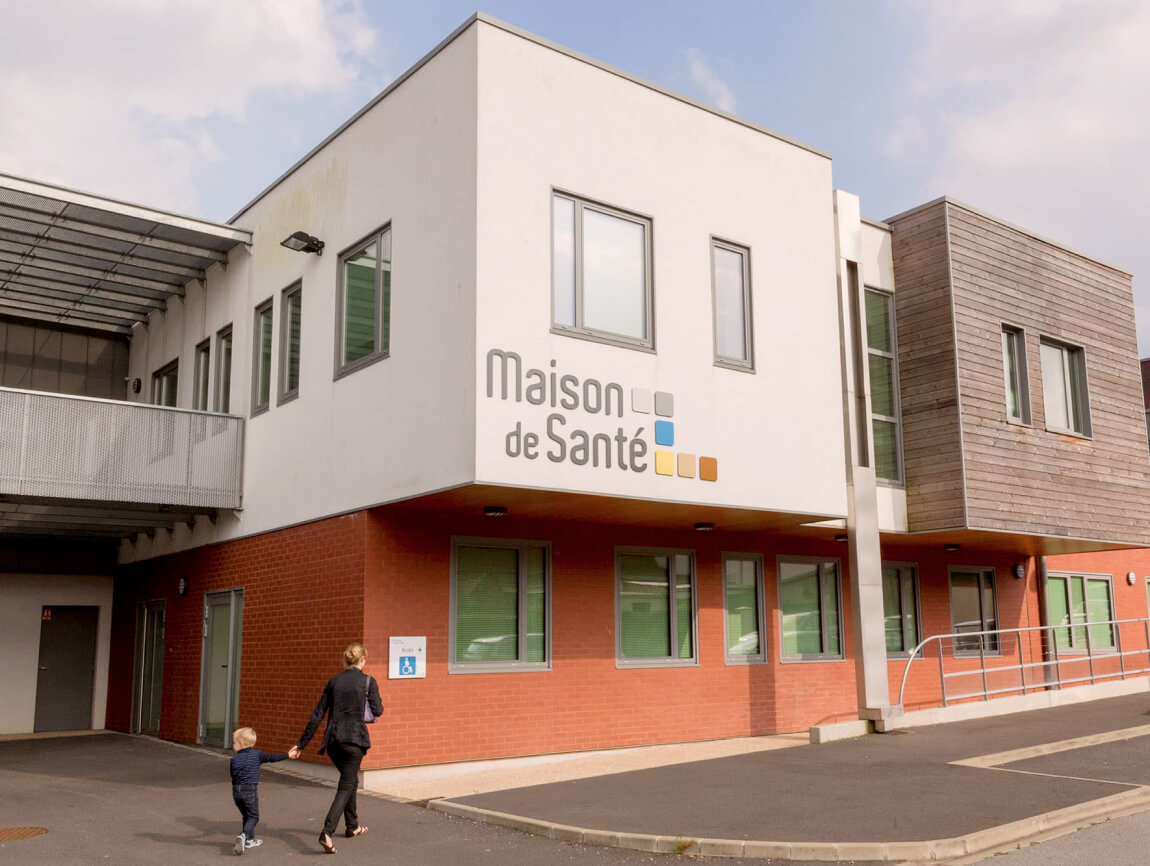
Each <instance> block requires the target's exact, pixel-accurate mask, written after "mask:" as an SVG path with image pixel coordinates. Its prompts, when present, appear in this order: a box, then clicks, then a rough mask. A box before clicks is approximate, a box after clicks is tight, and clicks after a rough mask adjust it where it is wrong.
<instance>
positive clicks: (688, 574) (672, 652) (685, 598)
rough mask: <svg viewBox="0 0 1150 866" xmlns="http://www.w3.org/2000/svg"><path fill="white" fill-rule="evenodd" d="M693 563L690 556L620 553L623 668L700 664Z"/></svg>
mask: <svg viewBox="0 0 1150 866" xmlns="http://www.w3.org/2000/svg"><path fill="white" fill-rule="evenodd" d="M694 560H695V558H694V555H693V554H692V553H690V552H689V551H685V550H646V549H635V548H626V549H620V550H619V551H618V552H617V553H616V556H615V575H616V582H615V585H616V610H617V622H616V624H617V629H616V634H617V653H618V655H617V658H618V663H619V665H620V666H621V667H646V666H651V665H663V664H684V663H691V662H694V661H695V660H696V656H695V562H694Z"/></svg>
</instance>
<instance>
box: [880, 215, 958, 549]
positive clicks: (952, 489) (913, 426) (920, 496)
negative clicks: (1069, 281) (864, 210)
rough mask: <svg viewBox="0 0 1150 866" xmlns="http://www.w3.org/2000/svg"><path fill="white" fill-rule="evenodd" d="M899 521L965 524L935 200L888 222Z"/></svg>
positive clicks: (943, 251) (940, 221)
mask: <svg viewBox="0 0 1150 866" xmlns="http://www.w3.org/2000/svg"><path fill="white" fill-rule="evenodd" d="M892 228H893V231H892V233H891V255H892V257H893V259H894V273H895V319H896V326H897V333H898V363H899V394H900V399H901V405H902V431H903V464H904V472H905V476H906V491H907V521H908V524H909V528H910V529H911V531H925V530H932V529H946V528H950V527H954V526H962V525H964V524H965V519H964V503H963V496H962V461H961V453H962V451H961V442H960V426H959V417H958V380H957V374H956V369H955V346H954V328H953V324H952V319H951V303H950V274H949V267H948V262H947V256H948V249H947V237H946V220H945V211H944V208H943V206H942V203H941V202H940V203H939V204H938V205H936V206H932V207H928V208H923V209H921V210H919V211H917V212H915V213H913V214H909V215H908V216H906V217H904V218H903V219H900V220H898V221H897V222H896V223H894V224H893V225H892Z"/></svg>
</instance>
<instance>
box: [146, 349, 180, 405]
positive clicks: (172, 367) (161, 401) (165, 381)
mask: <svg viewBox="0 0 1150 866" xmlns="http://www.w3.org/2000/svg"><path fill="white" fill-rule="evenodd" d="M179 375H180V361H179V359H178V358H177V359H176V360H175V361H172V362H171V363H170V364H165V365H164V366H163V367H161V368H160V369H158V370H157V371H156V372H155V373H153V374H152V403H154V404H155V405H156V406H175V405H176V387H177V385H178V384H179Z"/></svg>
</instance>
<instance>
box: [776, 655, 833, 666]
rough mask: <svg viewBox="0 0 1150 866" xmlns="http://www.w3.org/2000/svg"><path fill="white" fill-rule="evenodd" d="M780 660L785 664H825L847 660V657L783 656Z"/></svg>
mask: <svg viewBox="0 0 1150 866" xmlns="http://www.w3.org/2000/svg"><path fill="white" fill-rule="evenodd" d="M780 661H781V662H782V663H783V664H785V665H809V664H825V663H826V662H845V661H846V657H845V656H841V655H834V656H831V655H826V656H783V657H782V658H781V659H780Z"/></svg>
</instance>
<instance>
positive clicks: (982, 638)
mask: <svg viewBox="0 0 1150 866" xmlns="http://www.w3.org/2000/svg"><path fill="white" fill-rule="evenodd" d="M978 664H979V667H981V668H982V699H983V700H984V701H989V700H990V695H989V694H987V692H988V686H987V685H986V633H985V632H983V633H981V634H979V636H978Z"/></svg>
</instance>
